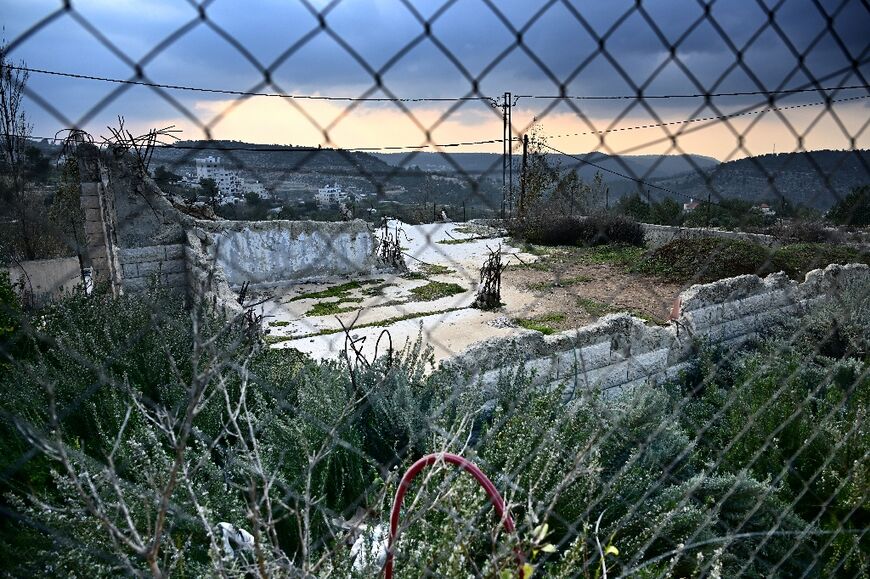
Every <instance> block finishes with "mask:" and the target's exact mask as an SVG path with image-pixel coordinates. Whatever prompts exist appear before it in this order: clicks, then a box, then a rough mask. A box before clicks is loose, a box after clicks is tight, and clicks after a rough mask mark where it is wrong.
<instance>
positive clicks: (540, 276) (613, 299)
mask: <svg viewBox="0 0 870 579" xmlns="http://www.w3.org/2000/svg"><path fill="white" fill-rule="evenodd" d="M542 264H546V265H548V266H550V263H549V262H547V261H544V262H542ZM502 284H503V285H506V286H508V287H512V288H515V289H516V290H519V291H526V292H533V294H534V299H533V300H531V302H530V303H529V304H527V305H526V306H524V307H523V308H520V309H515V308H511V307H510V305H507V306H506V307H505V311H506V314H507V315H509V316H511V317H513V318H523V319H532V320H534V319H540V320H542V323H544V324H545V325H546V326H549V327H552V328H553V329H554V330H556V331H558V330H566V329H569V328H576V327H580V326H583V325H586V324H589V323H591V322H594V321H595V320H597V319H598V318H599V317H601V316H603V315H605V314H608V313H613V312H629V313H631V314H633V315H635V316H637V317H640V318H643V319H646V320H647V321H648V322H650V323H656V324H661V323H664V322H665V321H666V320H667V319H668V316H669V314H670V311H671V308H672V306H673V302H674V300H675V299H676V297H677V296H678V295H679V293H680V291H682V289H683V288H682V287H681V286H680V285H679V284H675V283H670V282H666V281H662V280H661V279H658V278H654V277H649V276H644V275H640V274H634V273H629V272H628V271H627V268H626V267H624V266H621V265H614V264H609V263H607V264H590V263H576V262H575V263H560V264H552V266H550V267H546V269H544V268H541V269H531V268H517V267H508V268H507V269H506V270H505V272H504V273H503V274H502ZM558 314H561V316H560V315H558Z"/></svg>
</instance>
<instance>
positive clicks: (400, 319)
mask: <svg viewBox="0 0 870 579" xmlns="http://www.w3.org/2000/svg"><path fill="white" fill-rule="evenodd" d="M464 309H466V308H447V309H444V310H433V311H429V312H416V313H409V314H404V315H402V316H394V317H392V318H387V319H386V320H381V321H379V322H369V323H367V324H360V325H358V326H354V327H353V329H354V330H359V329H362V328H374V327H385V326H389V325H392V324H395V323H397V322H404V321H405V320H413V319H416V318H425V317H426V316H435V315H438V314H449V313H450V312H457V311H459V310H464ZM343 331H344V330H342V329H341V328H333V329H326V330H320V331H319V332H312V333H310V334H303V335H301V336H266V343H268V344H280V343H281V342H288V341H290V340H301V339H303V338H315V337H317V336H329V335H331V334H338V333H339V332H343ZM270 338H273V339H271V340H270Z"/></svg>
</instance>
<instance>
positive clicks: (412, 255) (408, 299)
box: [251, 222, 535, 360]
mask: <svg viewBox="0 0 870 579" xmlns="http://www.w3.org/2000/svg"><path fill="white" fill-rule="evenodd" d="M395 225H397V223H395V222H393V223H391V230H392V229H393V228H394V227H395ZM400 225H401V227H402V229H403V231H404V233H405V235H403V236H402V238H401V245H402V247H403V249H404V252H405V254H406V263H407V264H408V266H409V268H410V270H411V272H422V271H423V270H424V269H425V267H426V266H425V265H424V264H432V265H440V266H445V267H448V268H450V270H451V272H450V273H444V274H437V275H427V276H426V277H427V279H417V280H415V279H408V278H406V277H402V276H400V275H396V274H381V275H373V276H368V277H361V278H355V279H356V281H360V282H367V283H366V285H363V287H362V288H361V289H357V290H353V291H351V292H350V294H349V295H350V297H354V298H362V301H360V302H358V303H355V302H345V303H342V304H341V307H348V308H350V307H352V308H354V309H353V311H349V312H345V313H340V314H338V316H335V315H328V316H308V315H306V313H307V312H308V311H309V310H310V309H311V308H312V306H314V305H315V304H317V303H318V302H329V301H335V300H336V299H337V298H320V299H312V298H306V299H297V300H294V299H293V298H294V297H296V296H299V295H301V294H308V293H312V292H317V291H322V290H324V289H327V288H330V287H334V286H336V285H338V284H341V283H346V282H348V281H351V280H349V279H348V278H343V279H329V280H320V281H318V282H316V283H305V284H296V285H292V286H285V287H278V288H271V289H269V290H261V291H260V294H259V295H256V296H253V297H252V298H251V299H252V300H255V301H259V300H264V301H263V303H262V304H261V305H259V306H258V308H257V310H258V313H261V314H262V315H263V319H264V325H265V326H266V327H267V328H269V330H270V335H271V336H274V337H275V338H273V339H277V337H279V336H287V338H288V339H287V340H286V341H282V342H278V343H276V344H275V345H274V346H273V347H276V348H296V349H297V350H300V351H302V352H304V353H306V354H308V355H310V356H311V357H313V358H315V359H324V358H331V357H335V356H337V355H338V354H340V353H341V352H342V350H343V349H344V347H345V341H346V336H345V333H344V332H341V331H339V332H337V333H321V332H323V331H329V330H340V329H341V327H342V323H343V324H344V325H345V326H346V327H348V326H350V325H351V324H353V325H354V329H353V330H352V331H351V335H352V336H353V337H354V339H355V340H359V339H362V340H361V341H359V342H358V343H357V344H358V347H361V349H362V351H363V353H364V354H365V355H366V356H368V357H369V358H371V357H372V356H373V355H374V351H375V343H376V341H377V339H378V337H379V336H380V334H381V333H382V332H383V330H384V329H387V330H389V333H390V336H391V337H392V342H393V346H394V347H395V348H396V349H400V348H401V347H403V346H404V345H405V344H406V343H407V342H408V341H414V340H416V339H417V337H418V336H419V335H421V334H420V333H421V331H422V337H423V340H424V342H425V343H427V344H430V345H431V346H432V347H433V348H434V355H435V358H436V360H443V359H445V358H448V357H451V356H453V355H455V354H457V353H459V352H461V351H462V350H464V349H465V348H467V347H468V346H470V345H472V344H474V343H477V342H481V341H484V340H486V339H488V338H492V337H499V336H506V335H510V334H512V333H517V332H523V331H526V330H522V329H518V328H514V327H510V326H506V325H504V324H501V323H499V322H500V321H501V319H502V318H504V315H505V314H504V313H498V312H482V311H480V310H477V309H473V308H471V307H470V305H471V303H472V302H473V301H474V296H475V292H476V288H477V284H478V282H479V271H480V267H481V265H482V264H483V262H484V261H485V259H486V257H487V256H488V255H489V249H488V248H492V249H496V248H497V247H498V246H499V244H501V246H502V247H501V248H502V252H503V253H504V254H507V255H504V256H503V258H502V259H503V260H509V261H515V260H516V258H514V257H512V255H518V257H519V258H520V259H522V260H523V261H526V262H528V261H534V260H535V256H532V255H529V254H526V253H521V252H520V250H519V249H517V248H516V247H512V246H510V245H508V244H507V240H506V239H505V238H502V237H492V236H493V235H497V233H496V232H495V231H494V230H491V229H489V228H485V227H481V226H476V227H475V226H472V225H471V224H465V223H431V224H424V225H413V226H412V225H405V224H400ZM468 239H471V241H467V242H463V243H457V244H445V243H439V242H443V241H447V240H468ZM429 281H440V282H451V283H455V284H458V285H460V286H462V287H464V288H467V291H465V292H464V293H461V294H455V295H452V296H449V297H444V298H441V299H438V300H433V301H415V300H416V298H415V296H414V295H413V294H411V293H410V291H409V290H411V289H412V288H414V287H418V286H423V285H425V284H427V283H429ZM384 284H387V285H386V286H385V287H384V288H383V291H382V294H381V295H374V296H372V295H366V294H365V290H366V289H368V288H374V287H376V286H384ZM533 300H534V296H533V294H532V293H531V292H525V291H519V290H517V289H515V288H511V287H505V288H503V294H502V301H504V302H508V303H510V304H511V309H515V308H522V307H524V306H525V305H527V304H529V303H531V302H532V301H533ZM397 318H406V319H401V320H399V319H397ZM339 320H340V321H339ZM369 324H371V325H369ZM360 326H367V327H360ZM386 343H387V342H386V339H385V338H384V339H382V340H381V346H380V352H381V353H383V352H384V351H385V350H384V349H385V347H386V346H385V344H386Z"/></svg>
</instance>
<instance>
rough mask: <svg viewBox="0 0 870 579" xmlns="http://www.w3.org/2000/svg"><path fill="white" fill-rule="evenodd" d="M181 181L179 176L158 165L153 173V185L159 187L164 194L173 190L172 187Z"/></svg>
mask: <svg viewBox="0 0 870 579" xmlns="http://www.w3.org/2000/svg"><path fill="white" fill-rule="evenodd" d="M179 181H181V175H178V174H176V173H173V172H172V171H170V170H169V169H167V168H166V167H165V166H164V165H160V166H159V167H157V169H156V170H155V171H154V183H155V184H156V185H157V186H158V187H160V190H161V191H163V192H164V193H170V192H172V190H173V189H174V188H175V187H174V185H175V184H176V183H178V182H179Z"/></svg>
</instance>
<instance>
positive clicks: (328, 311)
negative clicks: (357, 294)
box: [305, 298, 362, 316]
mask: <svg viewBox="0 0 870 579" xmlns="http://www.w3.org/2000/svg"><path fill="white" fill-rule="evenodd" d="M361 301H362V298H346V299H340V300H336V301H330V302H317V303H316V304H314V305H313V306H311V309H310V310H308V311H307V312H305V315H306V316H331V315H335V314H343V313H344V312H351V311H353V310H355V309H356V308H354V307H349V308H348V307H345V308H343V307H341V304H343V303H347V302H357V303H359V302H361Z"/></svg>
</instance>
